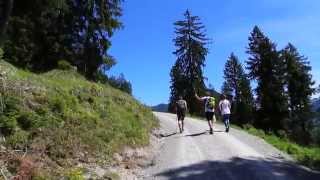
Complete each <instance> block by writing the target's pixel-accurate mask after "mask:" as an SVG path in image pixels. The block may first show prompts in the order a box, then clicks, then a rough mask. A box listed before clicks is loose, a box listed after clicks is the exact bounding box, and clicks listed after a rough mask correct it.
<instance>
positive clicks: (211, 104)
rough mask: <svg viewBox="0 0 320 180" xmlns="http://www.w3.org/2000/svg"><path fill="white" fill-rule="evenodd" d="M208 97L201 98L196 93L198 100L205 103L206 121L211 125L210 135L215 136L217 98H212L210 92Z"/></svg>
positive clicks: (207, 93)
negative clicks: (214, 123) (214, 124)
mask: <svg viewBox="0 0 320 180" xmlns="http://www.w3.org/2000/svg"><path fill="white" fill-rule="evenodd" d="M206 95H207V96H204V97H199V96H198V94H197V93H195V97H196V99H197V100H199V101H201V102H204V109H205V113H206V119H207V121H208V125H209V128H210V130H209V133H210V134H213V121H215V115H214V108H215V98H214V97H212V96H211V94H210V92H206Z"/></svg>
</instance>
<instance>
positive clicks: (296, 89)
mask: <svg viewBox="0 0 320 180" xmlns="http://www.w3.org/2000/svg"><path fill="white" fill-rule="evenodd" d="M175 27H176V28H175V33H176V38H175V39H174V43H175V46H176V51H175V52H174V54H175V55H176V56H177V60H176V63H175V64H174V66H173V67H172V70H171V74H170V75H171V96H170V106H169V110H170V111H173V107H174V102H175V101H176V100H177V98H178V96H179V95H183V96H184V97H185V99H186V100H187V101H188V103H189V104H190V113H191V114H200V113H201V108H202V106H201V105H200V104H198V103H197V101H195V100H194V99H193V98H194V91H197V92H198V93H200V94H202V95H203V94H204V92H205V91H207V90H208V88H207V87H206V86H205V83H204V80H205V79H206V78H205V77H204V76H203V68H204V67H205V58H206V55H207V53H208V48H207V44H208V43H209V42H210V41H209V38H207V36H206V34H205V33H204V32H205V30H204V25H203V24H202V23H201V22H200V18H199V17H197V16H192V15H191V14H190V12H189V11H187V12H186V13H185V20H183V21H177V22H176V23H175ZM248 40H249V43H248V46H247V51H246V52H247V54H248V55H249V59H248V60H247V61H246V63H245V67H244V66H243V65H242V64H241V63H240V61H239V59H238V57H237V56H236V55H235V54H233V53H231V55H230V57H229V58H228V60H227V62H226V64H225V70H224V79H225V82H224V84H223V86H222V93H223V94H226V95H229V97H230V100H232V102H233V106H232V107H233V108H232V111H233V113H232V114H233V115H232V122H233V123H235V124H238V125H241V126H246V125H253V126H255V127H257V128H260V129H263V130H265V131H266V132H270V133H275V134H277V135H279V136H282V137H287V138H290V139H292V140H294V141H296V142H298V143H302V144H309V143H313V142H315V141H316V140H314V139H312V137H313V136H312V134H311V131H312V128H313V126H312V122H313V112H312V110H311V96H312V95H313V94H314V93H315V89H314V88H313V85H314V84H315V82H314V81H313V80H312V75H311V66H310V64H309V61H308V59H307V58H306V57H304V56H302V55H301V54H300V53H299V52H298V50H297V48H295V47H294V45H292V44H291V43H288V45H287V46H286V47H284V48H283V49H280V50H279V49H277V47H276V44H275V43H274V42H273V41H272V40H270V39H269V38H268V37H267V36H266V35H265V34H264V33H263V32H262V31H261V30H260V29H259V27H257V26H255V27H254V28H253V31H252V32H251V34H250V36H249V39H248ZM245 69H246V70H245ZM251 82H253V84H254V87H255V88H254V89H252V87H251ZM215 96H217V94H216V95H215ZM217 100H219V99H217Z"/></svg>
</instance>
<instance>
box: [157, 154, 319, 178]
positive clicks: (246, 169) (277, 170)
mask: <svg viewBox="0 0 320 180" xmlns="http://www.w3.org/2000/svg"><path fill="white" fill-rule="evenodd" d="M156 176H157V177H162V178H164V179H168V180H209V179H210V180H220V179H222V180H235V179H239V180H256V179H259V180H260V179H261V180H269V179H270V180H271V179H281V180H282V179H284V180H286V179H288V180H291V179H293V180H319V179H320V173H317V172H311V171H309V170H307V169H304V168H302V167H299V166H297V165H293V164H291V163H288V162H279V161H274V160H271V159H251V158H248V159H244V158H232V159H230V160H229V161H203V162H201V163H198V164H193V165H190V166H185V167H181V168H177V169H170V170H168V171H164V172H161V173H159V174H157V175H156Z"/></svg>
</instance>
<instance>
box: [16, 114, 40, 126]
mask: <svg viewBox="0 0 320 180" xmlns="http://www.w3.org/2000/svg"><path fill="white" fill-rule="evenodd" d="M39 119H40V117H39V116H38V115H37V114H36V113H34V112H22V113H21V115H20V116H19V117H17V122H18V124H19V126H20V127H21V128H22V129H23V130H30V129H31V128H34V127H37V126H38V122H39Z"/></svg>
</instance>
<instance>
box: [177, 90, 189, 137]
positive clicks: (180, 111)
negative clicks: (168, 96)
mask: <svg viewBox="0 0 320 180" xmlns="http://www.w3.org/2000/svg"><path fill="white" fill-rule="evenodd" d="M176 109H177V117H178V126H179V130H180V133H182V132H183V131H184V118H185V116H186V112H187V110H188V106H187V102H186V101H185V100H184V99H183V98H182V96H179V100H178V101H177V102H176Z"/></svg>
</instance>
